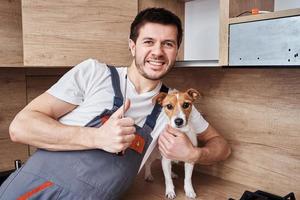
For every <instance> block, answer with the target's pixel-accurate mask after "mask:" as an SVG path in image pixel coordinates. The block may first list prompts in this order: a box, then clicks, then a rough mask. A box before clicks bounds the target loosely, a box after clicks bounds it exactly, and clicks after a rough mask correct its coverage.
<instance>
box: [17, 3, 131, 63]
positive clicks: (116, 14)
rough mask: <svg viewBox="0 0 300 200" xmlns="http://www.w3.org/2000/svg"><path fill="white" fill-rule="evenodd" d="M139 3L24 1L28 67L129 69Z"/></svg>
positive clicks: (23, 15) (24, 37)
mask: <svg viewBox="0 0 300 200" xmlns="http://www.w3.org/2000/svg"><path fill="white" fill-rule="evenodd" d="M136 14H137V0H122V1H118V0H82V1H79V0H75V1H71V0H67V1H61V0H51V1H46V0H30V1H28V0H22V18H23V45H24V65H25V66H74V65H76V64H77V63H79V62H81V61H82V60H84V59H86V58H96V59H98V60H99V61H101V62H105V63H108V64H115V65H129V64H130V62H131V56H130V52H129V50H128V36H129V30H130V24H131V22H132V20H133V19H134V17H135V15H136Z"/></svg>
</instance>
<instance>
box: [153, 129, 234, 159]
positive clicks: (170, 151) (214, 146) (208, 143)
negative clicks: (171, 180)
mask: <svg viewBox="0 0 300 200" xmlns="http://www.w3.org/2000/svg"><path fill="white" fill-rule="evenodd" d="M198 139H199V141H200V142H201V143H204V147H194V146H193V144H192V143H191V141H190V140H189V138H188V137H187V136H186V135H185V134H183V133H181V132H180V131H178V130H176V129H174V128H172V127H170V126H168V127H167V128H166V130H165V131H164V132H163V133H162V134H161V135H160V137H159V141H158V144H159V150H160V152H161V153H162V154H163V155H164V156H165V157H166V158H169V159H171V160H180V161H184V162H189V163H200V164H203V165H210V164H214V163H216V162H218V161H222V160H225V159H226V158H228V156H229V155H230V153H231V149H230V147H229V144H228V143H227V141H226V140H225V139H224V137H222V136H221V135H220V134H219V133H218V132H217V131H216V130H215V129H214V128H213V127H212V126H210V125H209V126H208V128H207V129H206V130H205V131H204V132H203V133H201V134H199V135H198Z"/></svg>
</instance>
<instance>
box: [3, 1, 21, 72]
mask: <svg viewBox="0 0 300 200" xmlns="http://www.w3.org/2000/svg"><path fill="white" fill-rule="evenodd" d="M21 23H22V18H21V2H20V1H0V67H21V66H23V51H22V24H21Z"/></svg>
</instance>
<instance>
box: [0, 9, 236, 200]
mask: <svg viewBox="0 0 300 200" xmlns="http://www.w3.org/2000/svg"><path fill="white" fill-rule="evenodd" d="M181 39H182V28H181V22H180V20H179V18H178V17H177V16H175V15H174V14H173V13H171V12H169V11H167V10H165V9H161V8H150V9H146V10H144V11H142V12H140V13H139V14H138V15H137V16H136V18H135V20H134V21H133V23H132V25H131V31H130V40H129V47H130V51H131V53H132V56H133V58H134V59H133V62H132V64H131V66H130V67H128V68H118V69H116V68H114V67H108V66H107V65H106V64H103V63H99V62H98V61H96V60H93V59H88V60H86V61H83V62H82V63H80V64H78V65H77V66H75V67H74V68H72V69H71V70H70V71H69V72H68V73H66V74H65V75H64V76H63V77H62V78H61V79H60V80H59V81H58V82H57V83H56V84H55V85H53V86H52V87H51V88H50V89H49V90H48V91H47V92H45V93H43V94H42V95H40V96H39V97H37V98H36V99H34V100H33V101H32V102H30V103H29V104H28V105H27V106H26V107H25V108H24V109H23V110H22V111H21V112H20V113H18V114H17V116H16V117H15V119H14V120H13V122H12V123H11V126H10V135H11V139H12V140H13V141H15V142H21V143H25V144H29V145H33V146H36V147H38V148H39V150H38V151H37V152H36V153H35V154H34V155H33V156H32V157H31V158H30V159H29V160H28V161H27V162H26V164H25V165H24V166H23V167H22V168H21V169H20V170H18V171H16V172H15V173H13V174H12V175H11V176H10V177H9V178H8V179H7V180H6V182H4V184H3V185H2V186H1V188H0V199H6V200H8V199H17V198H19V199H27V198H28V199H29V198H30V199H77V200H78V199H79V200H81V199H82V200H83V199H118V198H119V197H120V196H121V195H122V193H123V192H124V191H125V190H126V189H127V188H128V187H129V186H130V184H131V183H132V182H133V180H134V177H135V176H136V174H137V173H138V171H139V169H140V168H141V167H142V166H143V164H144V162H145V160H146V159H147V158H148V157H149V154H150V153H151V151H152V150H153V148H154V146H155V145H156V141H157V139H158V136H159V135H160V133H161V137H160V139H159V147H160V150H161V152H162V154H163V155H164V156H166V157H167V158H171V159H176V160H182V161H188V162H199V163H202V164H210V163H214V162H216V161H219V160H224V159H225V158H226V157H227V156H228V155H229V153H230V149H229V147H228V144H227V143H226V141H225V140H224V138H223V137H222V136H220V135H219V134H218V133H217V131H216V130H215V129H213V128H212V127H211V126H210V125H208V123H207V122H206V121H205V120H204V119H203V118H202V117H201V115H200V114H199V112H198V111H197V110H196V109H195V108H193V111H192V117H191V121H192V123H194V124H195V128H196V130H197V133H199V139H201V140H202V141H204V142H205V143H206V145H205V147H204V148H196V147H193V146H192V145H191V143H190V142H189V140H188V139H187V138H186V137H185V136H184V134H182V133H180V132H178V131H176V130H174V129H172V128H170V127H168V128H166V129H165V126H166V124H167V121H168V119H167V118H165V117H164V116H163V115H160V111H161V108H160V106H159V105H155V106H154V105H153V104H152V99H153V97H155V96H156V95H157V94H158V93H159V92H160V91H165V92H166V91H167V88H166V87H165V86H163V85H162V83H161V78H162V77H163V76H165V75H166V74H167V73H168V72H169V71H170V70H171V68H172V67H173V66H174V63H175V58H176V56H177V52H178V48H179V45H180V42H181ZM127 77H128V78H127ZM126 81H127V82H128V83H127V84H126V83H125V82H126ZM125 86H126V87H127V88H125ZM125 90H127V94H126V96H124V93H125ZM125 98H126V99H127V100H126V102H125V105H123V106H122V104H123V102H124V99H125ZM128 99H130V101H129V100H128ZM200 133H201V134H200Z"/></svg>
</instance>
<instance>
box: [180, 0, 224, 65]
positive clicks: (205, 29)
mask: <svg viewBox="0 0 300 200" xmlns="http://www.w3.org/2000/svg"><path fill="white" fill-rule="evenodd" d="M185 11H186V14H185V37H184V40H185V49H184V60H186V61H196V62H202V63H203V65H206V66H207V64H208V62H214V63H215V65H217V64H218V60H219V0H197V1H191V2H187V3H186V4H185Z"/></svg>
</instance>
